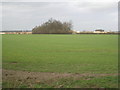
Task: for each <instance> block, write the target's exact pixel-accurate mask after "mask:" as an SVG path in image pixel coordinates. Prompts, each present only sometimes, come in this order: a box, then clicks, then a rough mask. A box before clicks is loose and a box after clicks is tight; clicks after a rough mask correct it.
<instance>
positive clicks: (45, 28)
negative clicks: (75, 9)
mask: <svg viewBox="0 0 120 90" xmlns="http://www.w3.org/2000/svg"><path fill="white" fill-rule="evenodd" d="M71 29H72V23H71V22H63V23H62V22H60V21H59V20H54V19H52V18H51V19H49V20H48V21H47V22H45V23H43V24H42V25H40V26H36V27H34V28H33V29H32V33H33V34H71V33H72V32H73V31H72V30H71Z"/></svg>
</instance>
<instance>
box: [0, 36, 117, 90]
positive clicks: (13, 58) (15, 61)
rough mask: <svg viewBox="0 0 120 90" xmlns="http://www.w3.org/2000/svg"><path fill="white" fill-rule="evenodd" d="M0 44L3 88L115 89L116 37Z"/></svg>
mask: <svg viewBox="0 0 120 90" xmlns="http://www.w3.org/2000/svg"><path fill="white" fill-rule="evenodd" d="M2 40H3V41H2V67H3V83H2V85H3V87H7V88H10V87H13V88H31V87H32V88H117V87H118V83H117V82H118V76H117V75H118V35H92V34H91V35H57V34H55V35H47V34H46V35H44V34H43V35H2Z"/></svg>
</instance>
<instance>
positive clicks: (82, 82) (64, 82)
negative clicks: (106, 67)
mask: <svg viewBox="0 0 120 90" xmlns="http://www.w3.org/2000/svg"><path fill="white" fill-rule="evenodd" d="M117 79H118V77H116V76H105V77H82V78H79V79H78V80H74V79H72V78H62V79H60V80H58V81H56V82H51V83H46V82H44V83H39V84H31V85H28V84H25V83H19V82H15V83H11V82H4V83H3V87H13V88H16V87H17V88H73V87H74V88H98V87H100V88H113V87H114V88H115V87H118V86H117Z"/></svg>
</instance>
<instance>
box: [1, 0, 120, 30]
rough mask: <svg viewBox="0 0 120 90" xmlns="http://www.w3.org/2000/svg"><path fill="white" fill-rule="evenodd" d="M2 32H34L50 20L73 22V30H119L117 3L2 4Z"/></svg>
mask: <svg viewBox="0 0 120 90" xmlns="http://www.w3.org/2000/svg"><path fill="white" fill-rule="evenodd" d="M2 10H3V12H2V15H3V16H2V19H3V20H2V29H3V30H32V28H33V27H35V26H38V25H40V24H42V23H44V22H46V21H47V20H48V19H50V18H53V19H56V20H60V21H62V22H63V21H72V23H73V30H77V31H83V30H85V31H94V30H95V29H104V30H106V31H109V30H111V31H117V30H118V3H117V2H87V1H85V2H3V3H2Z"/></svg>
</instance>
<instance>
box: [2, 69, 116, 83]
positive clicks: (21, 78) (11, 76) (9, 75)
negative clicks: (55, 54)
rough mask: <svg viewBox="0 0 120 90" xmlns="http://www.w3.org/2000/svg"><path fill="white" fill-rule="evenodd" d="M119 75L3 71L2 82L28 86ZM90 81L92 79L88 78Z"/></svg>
mask: <svg viewBox="0 0 120 90" xmlns="http://www.w3.org/2000/svg"><path fill="white" fill-rule="evenodd" d="M116 75H118V74H89V73H85V74H80V73H76V74H73V73H52V72H29V71H18V70H6V69H2V80H3V81H14V82H15V81H16V82H20V83H23V82H24V83H26V84H36V83H38V84H39V83H48V84H49V83H51V82H55V81H57V80H59V79H61V78H73V79H80V78H81V77H100V76H101V77H102V76H116ZM86 79H90V78H86Z"/></svg>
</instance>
